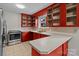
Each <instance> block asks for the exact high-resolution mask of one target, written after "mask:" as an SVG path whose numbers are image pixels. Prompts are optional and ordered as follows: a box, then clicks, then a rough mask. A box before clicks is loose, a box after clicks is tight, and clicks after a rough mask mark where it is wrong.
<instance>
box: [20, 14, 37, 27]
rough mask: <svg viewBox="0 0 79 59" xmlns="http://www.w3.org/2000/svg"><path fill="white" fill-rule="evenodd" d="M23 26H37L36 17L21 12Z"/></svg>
mask: <svg viewBox="0 0 79 59" xmlns="http://www.w3.org/2000/svg"><path fill="white" fill-rule="evenodd" d="M21 27H35V17H34V16H32V15H27V14H24V13H21Z"/></svg>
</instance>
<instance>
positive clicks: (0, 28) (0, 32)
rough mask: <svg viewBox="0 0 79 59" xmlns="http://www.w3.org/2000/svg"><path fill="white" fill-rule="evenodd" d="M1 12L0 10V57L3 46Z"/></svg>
mask: <svg viewBox="0 0 79 59" xmlns="http://www.w3.org/2000/svg"><path fill="white" fill-rule="evenodd" d="M2 13H3V11H2V9H0V56H2V55H3V44H2V35H3V14H2Z"/></svg>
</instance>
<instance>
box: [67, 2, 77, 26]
mask: <svg viewBox="0 0 79 59" xmlns="http://www.w3.org/2000/svg"><path fill="white" fill-rule="evenodd" d="M76 9H77V4H76V3H67V4H66V18H67V20H66V25H67V26H76V18H77V14H76Z"/></svg>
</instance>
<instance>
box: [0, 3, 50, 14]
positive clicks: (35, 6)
mask: <svg viewBox="0 0 79 59" xmlns="http://www.w3.org/2000/svg"><path fill="white" fill-rule="evenodd" d="M16 4H18V3H0V8H3V10H6V11H9V12H15V13H27V14H30V15H31V14H33V13H35V12H37V11H40V10H41V9H43V8H45V7H47V6H49V5H51V3H20V4H23V5H24V6H25V7H26V8H24V9H19V8H17V7H16V6H15V5H16Z"/></svg>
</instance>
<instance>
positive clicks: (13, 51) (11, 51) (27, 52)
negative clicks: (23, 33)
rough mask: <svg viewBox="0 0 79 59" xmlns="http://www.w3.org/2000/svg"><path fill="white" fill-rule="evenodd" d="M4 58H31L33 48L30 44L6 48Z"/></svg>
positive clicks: (25, 43) (24, 43)
mask: <svg viewBox="0 0 79 59" xmlns="http://www.w3.org/2000/svg"><path fill="white" fill-rule="evenodd" d="M3 55H4V56H31V46H30V45H29V43H28V42H23V43H20V44H16V45H12V46H6V47H4V48H3Z"/></svg>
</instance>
